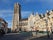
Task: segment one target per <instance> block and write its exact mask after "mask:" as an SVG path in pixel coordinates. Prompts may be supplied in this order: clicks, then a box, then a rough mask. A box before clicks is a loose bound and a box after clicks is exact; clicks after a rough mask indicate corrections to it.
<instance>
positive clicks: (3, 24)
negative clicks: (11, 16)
mask: <svg viewBox="0 0 53 40" xmlns="http://www.w3.org/2000/svg"><path fill="white" fill-rule="evenodd" d="M7 26H8V23H7V22H6V21H5V20H4V19H3V18H0V29H2V30H4V32H5V33H7V31H8V27H7Z"/></svg>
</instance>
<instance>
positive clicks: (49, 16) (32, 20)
mask: <svg viewBox="0 0 53 40" xmlns="http://www.w3.org/2000/svg"><path fill="white" fill-rule="evenodd" d="M20 12H21V11H20V6H19V4H18V3H16V4H15V7H14V17H13V27H12V29H13V31H16V30H17V29H19V30H21V31H36V30H39V31H50V32H51V29H52V28H53V11H52V10H51V11H49V12H48V11H47V12H46V13H45V14H44V15H43V14H40V15H39V14H38V12H36V13H35V15H34V14H31V15H30V16H29V17H28V18H27V19H21V14H20Z"/></svg>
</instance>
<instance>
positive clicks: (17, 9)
mask: <svg viewBox="0 0 53 40" xmlns="http://www.w3.org/2000/svg"><path fill="white" fill-rule="evenodd" d="M20 19H21V11H20V5H19V3H15V4H14V15H13V25H12V31H19V20H20Z"/></svg>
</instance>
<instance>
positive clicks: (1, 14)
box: [0, 10, 31, 28]
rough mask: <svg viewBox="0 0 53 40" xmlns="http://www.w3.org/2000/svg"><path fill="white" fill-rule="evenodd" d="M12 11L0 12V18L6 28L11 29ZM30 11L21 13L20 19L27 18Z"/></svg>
mask: <svg viewBox="0 0 53 40" xmlns="http://www.w3.org/2000/svg"><path fill="white" fill-rule="evenodd" d="M13 12H14V11H13V10H0V17H2V18H4V20H6V21H7V23H8V27H9V28H10V27H12V18H13ZM30 14H31V11H21V15H22V18H27V17H28V16H29V15H30Z"/></svg>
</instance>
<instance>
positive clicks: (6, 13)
mask: <svg viewBox="0 0 53 40" xmlns="http://www.w3.org/2000/svg"><path fill="white" fill-rule="evenodd" d="M12 16H13V10H0V17H2V18H4V20H6V21H7V22H8V27H11V21H12Z"/></svg>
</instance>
